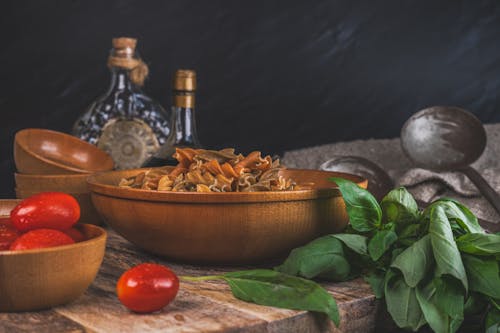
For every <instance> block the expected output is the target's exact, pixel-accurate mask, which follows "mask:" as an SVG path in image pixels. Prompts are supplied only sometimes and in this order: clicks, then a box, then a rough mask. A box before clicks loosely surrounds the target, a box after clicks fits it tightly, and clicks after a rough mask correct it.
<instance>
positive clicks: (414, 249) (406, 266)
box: [391, 235, 434, 287]
mask: <svg viewBox="0 0 500 333" xmlns="http://www.w3.org/2000/svg"><path fill="white" fill-rule="evenodd" d="M433 265H434V257H433V254H432V245H431V237H430V236H429V235H426V236H424V237H422V238H421V239H420V240H418V241H416V242H415V243H413V245H412V246H410V247H408V248H407V249H406V250H404V251H403V252H402V253H401V254H400V255H398V256H397V257H396V258H395V259H394V261H393V262H392V264H391V267H395V268H397V269H399V270H400V271H401V273H403V276H404V278H405V282H406V284H408V285H409V286H410V287H416V286H417V284H418V283H419V282H420V281H422V280H423V279H424V278H425V277H426V276H427V274H428V273H429V271H430V270H431V268H432V267H433Z"/></svg>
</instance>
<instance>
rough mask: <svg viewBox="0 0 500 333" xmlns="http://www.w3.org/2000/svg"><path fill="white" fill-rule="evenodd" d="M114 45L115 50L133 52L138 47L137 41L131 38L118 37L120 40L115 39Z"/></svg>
mask: <svg viewBox="0 0 500 333" xmlns="http://www.w3.org/2000/svg"><path fill="white" fill-rule="evenodd" d="M112 44H113V48H115V49H127V48H130V49H132V50H135V47H136V45H137V39H136V38H130V37H118V38H113V40H112Z"/></svg>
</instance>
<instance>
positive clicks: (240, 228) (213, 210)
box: [88, 169, 367, 264]
mask: <svg viewBox="0 0 500 333" xmlns="http://www.w3.org/2000/svg"><path fill="white" fill-rule="evenodd" d="M141 171H143V170H141V169H136V170H125V171H111V172H105V173H100V174H95V175H92V176H90V177H89V178H88V184H89V188H90V190H91V192H92V201H93V203H94V206H95V208H96V209H97V211H98V213H99V214H100V215H101V217H102V219H103V220H104V221H105V222H106V223H107V224H108V225H109V226H110V227H111V228H113V229H114V230H115V231H116V232H118V233H119V234H120V235H122V236H123V237H124V238H126V239H127V240H129V241H130V242H132V243H134V244H135V245H137V246H138V247H140V248H142V249H144V250H146V251H149V252H152V253H154V254H157V255H160V256H164V257H167V258H171V259H174V260H177V261H187V262H194V263H218V264H242V263H255V262H259V261H262V260H265V259H270V258H275V257H279V256H282V255H286V254H288V252H289V251H290V250H291V249H293V248H295V247H297V246H300V245H303V244H305V243H307V242H309V241H311V240H313V239H314V238H316V237H318V236H320V235H323V234H327V233H334V232H340V231H341V230H343V229H344V228H345V226H346V225H347V223H348V216H347V213H346V210H345V204H344V201H343V199H342V196H341V194H340V192H339V190H338V189H337V188H336V185H335V184H334V183H331V182H329V181H328V180H327V179H328V178H329V177H342V178H346V179H349V180H351V181H354V182H356V183H358V184H359V185H360V186H362V187H364V188H366V186H367V181H366V180H365V179H362V178H361V177H358V176H354V175H349V174H345V173H336V172H327V171H319V170H294V169H286V170H283V171H281V175H282V176H284V177H290V178H292V179H293V180H295V181H296V182H297V183H306V182H307V183H310V182H313V183H314V185H313V187H312V188H311V189H304V190H296V191H295V190H294V191H283V192H271V191H264V192H226V193H206V192H162V191H156V190H145V189H132V188H125V187H119V186H117V185H118V184H119V182H120V180H121V179H123V178H127V177H130V176H133V175H136V174H138V173H140V172H141Z"/></svg>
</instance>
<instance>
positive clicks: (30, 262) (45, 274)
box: [0, 200, 106, 312]
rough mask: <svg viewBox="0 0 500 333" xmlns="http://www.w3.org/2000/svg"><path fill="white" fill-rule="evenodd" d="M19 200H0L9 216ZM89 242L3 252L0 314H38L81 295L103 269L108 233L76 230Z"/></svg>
mask: <svg viewBox="0 0 500 333" xmlns="http://www.w3.org/2000/svg"><path fill="white" fill-rule="evenodd" d="M18 202H19V200H0V216H6V215H8V214H9V213H10V211H11V210H12V208H14V206H15V205H16V204H17V203H18ZM77 228H79V230H80V231H81V232H83V234H84V235H85V236H86V237H87V238H88V240H86V241H83V242H80V243H76V244H71V245H65V246H58V247H53V248H46V249H36V250H27V251H0V291H1V292H0V295H1V297H0V312H14V311H35V310H41V309H47V308H50V307H53V306H57V305H62V304H66V303H68V302H71V301H73V300H75V299H76V298H78V297H79V296H80V295H82V294H83V293H84V292H85V290H86V289H87V288H88V286H89V285H90V284H91V283H92V281H94V279H95V276H96V275H97V271H98V270H99V267H100V266H101V263H102V259H103V257H104V250H105V245H106V231H105V230H104V229H102V228H100V227H97V226H94V225H88V224H82V225H79V226H77Z"/></svg>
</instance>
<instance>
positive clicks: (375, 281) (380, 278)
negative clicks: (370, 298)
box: [364, 271, 385, 299]
mask: <svg viewBox="0 0 500 333" xmlns="http://www.w3.org/2000/svg"><path fill="white" fill-rule="evenodd" d="M364 280H365V281H366V282H368V283H369V284H370V286H371V287H372V291H373V293H374V294H375V297H376V298H378V299H380V298H383V297H384V287H385V272H375V271H372V272H369V273H368V274H367V275H365V276H364Z"/></svg>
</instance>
